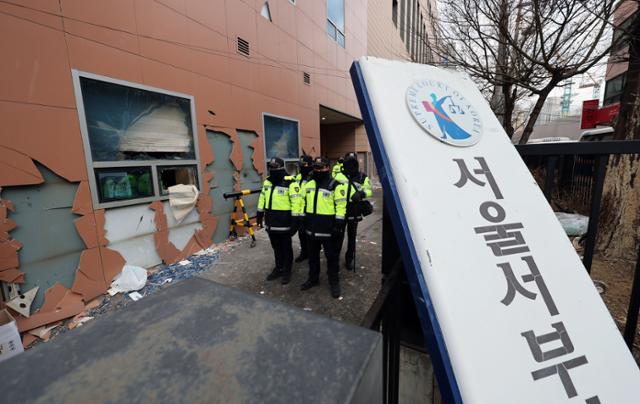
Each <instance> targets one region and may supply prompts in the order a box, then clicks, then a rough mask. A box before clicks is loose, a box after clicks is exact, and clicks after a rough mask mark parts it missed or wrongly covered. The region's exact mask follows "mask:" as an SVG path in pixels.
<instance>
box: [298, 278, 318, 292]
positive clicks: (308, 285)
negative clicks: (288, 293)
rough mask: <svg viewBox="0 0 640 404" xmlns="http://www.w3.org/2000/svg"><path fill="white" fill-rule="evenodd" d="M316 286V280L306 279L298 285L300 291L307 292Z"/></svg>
mask: <svg viewBox="0 0 640 404" xmlns="http://www.w3.org/2000/svg"><path fill="white" fill-rule="evenodd" d="M317 284H318V281H317V280H315V281H314V280H311V279H307V280H306V281H305V282H304V283H303V284H302V285H300V290H308V289H311V288H312V287H314V286H316V285H317Z"/></svg>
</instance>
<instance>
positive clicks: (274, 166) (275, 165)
mask: <svg viewBox="0 0 640 404" xmlns="http://www.w3.org/2000/svg"><path fill="white" fill-rule="evenodd" d="M267 168H268V169H269V170H271V171H274V170H284V160H283V159H281V158H280V157H272V158H271V160H269V162H268V163H267Z"/></svg>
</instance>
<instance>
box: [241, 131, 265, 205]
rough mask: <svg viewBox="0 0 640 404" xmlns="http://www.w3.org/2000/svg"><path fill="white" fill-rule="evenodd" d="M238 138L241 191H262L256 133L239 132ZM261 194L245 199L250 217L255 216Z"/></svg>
mask: <svg viewBox="0 0 640 404" xmlns="http://www.w3.org/2000/svg"><path fill="white" fill-rule="evenodd" d="M238 138H239V139H240V144H241V146H242V169H241V170H240V189H260V188H261V187H262V176H261V175H260V173H259V172H258V170H256V167H255V164H254V163H255V161H254V156H255V148H254V146H253V144H254V142H255V140H256V139H257V138H258V135H256V134H255V133H254V132H247V131H240V130H239V131H238ZM259 197H260V194H251V195H247V196H246V197H244V204H245V207H246V209H247V213H248V214H249V217H251V216H255V214H256V208H257V206H258V198H259Z"/></svg>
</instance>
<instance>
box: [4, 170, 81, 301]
mask: <svg viewBox="0 0 640 404" xmlns="http://www.w3.org/2000/svg"><path fill="white" fill-rule="evenodd" d="M37 169H38V171H39V172H40V173H41V174H42V177H43V179H44V182H43V183H42V184H37V185H25V186H18V187H13V186H12V187H4V188H3V189H2V198H3V199H6V200H9V201H11V202H12V203H13V205H14V207H15V211H14V212H10V213H9V218H10V219H12V220H14V221H15V222H16V223H17V224H18V225H17V227H16V228H15V229H14V230H13V231H12V232H11V236H12V237H13V238H14V239H16V240H19V241H20V242H21V243H22V248H21V249H20V250H19V251H18V256H19V262H20V271H21V272H23V273H24V283H23V284H22V289H23V290H29V289H32V288H33V287H35V286H39V287H40V289H39V291H38V294H37V295H36V298H35V300H34V305H35V306H36V307H39V306H40V305H41V304H42V301H43V299H44V291H45V290H47V289H48V288H50V287H51V286H53V285H54V284H55V283H56V282H59V283H61V284H62V285H64V286H65V287H67V288H71V286H72V285H73V280H74V279H75V273H76V268H77V267H78V263H79V261H80V253H81V252H82V250H84V248H85V245H84V243H83V242H82V239H81V238H80V236H79V235H78V233H77V231H76V229H75V226H74V220H75V219H76V218H78V216H77V215H75V214H74V213H73V212H72V206H73V200H74V198H75V195H76V191H77V188H78V185H77V183H71V182H68V181H65V180H64V179H62V178H60V177H59V176H57V175H55V174H54V173H53V172H51V171H50V170H48V169H47V168H45V167H43V166H41V165H37Z"/></svg>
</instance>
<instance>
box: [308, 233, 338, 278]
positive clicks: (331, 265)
mask: <svg viewBox="0 0 640 404" xmlns="http://www.w3.org/2000/svg"><path fill="white" fill-rule="evenodd" d="M307 246H308V252H309V280H311V281H312V282H317V281H318V278H319V277H320V247H322V248H323V249H324V256H325V257H326V258H327V277H328V278H329V283H330V284H331V285H334V284H337V283H338V282H339V278H338V271H340V264H339V261H340V250H339V248H338V244H337V240H336V238H333V237H332V238H330V239H320V240H318V239H314V238H312V237H308V240H307Z"/></svg>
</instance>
